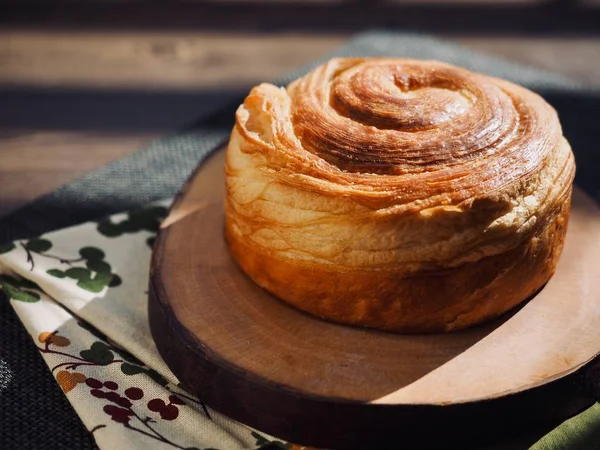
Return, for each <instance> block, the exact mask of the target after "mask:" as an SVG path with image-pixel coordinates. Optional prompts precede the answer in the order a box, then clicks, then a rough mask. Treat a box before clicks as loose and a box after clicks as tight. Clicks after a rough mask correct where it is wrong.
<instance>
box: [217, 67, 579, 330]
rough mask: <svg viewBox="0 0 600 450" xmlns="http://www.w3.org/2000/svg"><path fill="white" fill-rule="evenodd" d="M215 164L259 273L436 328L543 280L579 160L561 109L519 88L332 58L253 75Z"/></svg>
mask: <svg viewBox="0 0 600 450" xmlns="http://www.w3.org/2000/svg"><path fill="white" fill-rule="evenodd" d="M225 171H226V200H225V229H226V239H227V243H228V246H229V249H230V252H231V255H232V256H233V258H234V259H235V260H236V261H237V263H238V264H239V266H240V267H241V268H242V270H243V271H244V272H245V273H246V274H247V275H249V276H250V277H251V278H252V279H253V280H254V281H255V282H256V283H257V284H258V285H260V286H262V287H263V288H265V289H267V290H268V291H270V292H271V293H273V294H274V295H275V296H277V297H279V298H280V299H281V300H284V301H286V302H288V303H290V304H292V305H293V306H295V307H297V308H299V309H301V310H304V311H306V312H308V313H310V314H313V315H316V316H318V317H321V318H324V319H327V320H330V321H334V322H339V323H345V324H354V325H361V326H367V327H373V328H378V329H382V330H389V331H394V332H437V331H447V330H454V329H460V328H464V327H467V326H470V325H473V324H476V323H478V322H482V321H485V320H488V319H491V318H494V317H496V316H498V315H500V314H502V313H504V312H505V311H507V310H509V309H510V308H513V307H514V306H516V305H518V304H519V303H521V302H523V301H524V300H525V299H527V298H528V297H529V296H531V295H532V294H533V293H535V292H536V291H537V290H538V289H540V288H541V287H542V286H543V285H544V283H546V282H547V281H548V279H549V278H550V277H551V276H552V274H553V272H554V269H555V266H556V263H557V260H558V257H559V255H560V252H561V249H562V246H563V240H564V237H565V231H566V227H567V221H568V217H569V206H570V198H571V188H572V182H573V176H574V171H575V165H574V159H573V155H572V153H571V149H570V147H569V144H568V142H567V141H566V139H565V138H564V137H563V135H562V131H561V127H560V123H559V120H558V117H557V115H556V112H555V111H554V109H553V108H552V107H551V106H549V105H548V104H547V103H546V102H545V101H544V100H543V99H542V98H540V97H539V96H538V95H536V94H534V93H533V92H531V91H529V90H527V89H525V88H523V87H519V86H516V85H514V84H511V83H509V82H507V81H504V80H500V79H497V78H492V77H489V76H485V75H481V74H477V73H473V72H469V71H467V70H464V69H460V68H457V67H453V66H450V65H447V64H443V63H439V62H435V61H417V60H409V59H382V58H373V59H358V58H341V59H333V60H331V61H329V62H328V63H326V64H324V65H322V66H320V67H318V68H316V69H314V70H313V71H312V72H310V73H309V74H307V75H306V76H304V77H302V78H300V79H298V80H296V81H294V82H292V83H290V84H289V85H288V86H287V87H286V88H278V87H275V86H273V85H271V84H261V85H259V86H257V87H255V88H253V89H252V91H251V92H250V94H249V95H248V97H247V98H246V99H245V101H244V103H243V104H242V105H241V106H240V107H239V109H238V110H237V114H236V124H235V127H234V129H233V131H232V133H231V138H230V141H229V145H228V148H227V156H226V166H225Z"/></svg>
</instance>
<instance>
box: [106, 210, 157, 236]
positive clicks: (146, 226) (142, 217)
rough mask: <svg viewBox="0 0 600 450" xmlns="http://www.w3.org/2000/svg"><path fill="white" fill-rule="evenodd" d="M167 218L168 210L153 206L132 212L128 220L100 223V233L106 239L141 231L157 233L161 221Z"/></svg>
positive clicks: (108, 220)
mask: <svg viewBox="0 0 600 450" xmlns="http://www.w3.org/2000/svg"><path fill="white" fill-rule="evenodd" d="M166 216H167V208H165V207H164V206H152V207H150V208H144V209H140V210H137V211H131V212H130V213H129V214H128V215H127V218H126V219H123V220H122V221H120V222H117V223H114V222H112V220H111V219H110V218H108V219H104V220H102V221H101V222H99V223H98V232H99V233H100V234H102V235H104V236H106V237H110V238H113V237H118V236H122V235H123V234H125V233H137V232H139V231H150V232H156V231H158V228H159V227H160V223H161V221H162V220H163V219H164V218H165V217H166Z"/></svg>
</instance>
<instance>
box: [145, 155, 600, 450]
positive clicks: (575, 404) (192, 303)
mask: <svg viewBox="0 0 600 450" xmlns="http://www.w3.org/2000/svg"><path fill="white" fill-rule="evenodd" d="M224 153H225V152H224V151H223V150H219V151H217V152H215V153H214V154H213V155H212V156H211V157H210V158H209V159H208V160H206V161H205V162H204V163H203V164H202V165H201V166H200V167H199V168H198V169H197V170H196V172H195V173H194V175H193V176H192V177H191V178H190V180H189V181H188V183H187V184H186V185H185V187H184V188H183V190H182V191H181V193H180V194H179V195H178V197H177V199H176V201H175V202H174V205H173V207H172V209H171V213H170V215H169V217H168V218H167V219H166V220H165V222H164V223H163V225H162V228H161V231H160V232H159V235H158V238H157V241H156V244H155V247H154V255H153V260H152V266H151V274H150V295H149V316H150V327H151V330H152V335H153V337H154V340H155V341H156V345H157V347H158V350H159V351H160V353H161V355H162V357H163V358H164V359H165V361H166V363H167V364H168V365H169V367H170V368H171V369H172V370H173V373H174V374H175V375H176V376H177V377H178V378H179V380H180V381H181V382H182V383H183V385H184V386H186V387H187V388H188V389H189V390H190V391H191V392H193V393H195V394H197V395H198V396H199V397H200V398H201V399H202V400H203V401H204V402H205V403H206V404H207V405H209V406H211V407H212V408H214V409H215V410H217V411H220V412H222V413H224V414H226V415H227V416H229V417H231V418H233V419H236V420H239V421H241V422H243V423H245V424H248V425H250V426H253V427H255V428H257V429H259V430H261V431H264V432H266V433H270V434H272V435H274V436H277V437H279V438H281V439H285V440H289V441H291V442H294V443H297V444H303V445H312V446H317V447H329V448H348V447H352V448H356V447H368V448H381V447H385V446H390V447H395V448H397V447H398V445H402V446H404V448H442V447H446V448H457V445H460V446H462V447H459V448H464V446H466V445H472V444H474V443H479V442H485V441H489V440H491V439H494V438H497V437H499V436H502V435H506V434H513V433H516V432H517V431H519V430H522V429H525V428H526V427H530V426H533V425H539V424H542V423H543V424H554V423H558V422H559V421H560V420H563V419H564V418H566V417H568V416H569V415H572V414H574V413H575V412H577V411H578V410H580V409H581V408H583V407H585V406H586V405H588V404H590V403H591V400H590V399H588V398H585V397H584V396H582V395H581V394H579V393H578V391H577V390H576V389H575V387H574V383H573V380H572V377H573V374H574V373H575V372H576V371H577V370H578V369H580V368H582V367H583V366H584V365H585V364H586V363H588V362H589V361H591V360H592V359H593V358H594V357H596V356H597V355H598V353H600V327H599V326H597V324H599V323H600V301H599V298H598V295H599V294H598V291H597V290H596V286H594V283H597V281H598V268H599V267H600V209H599V208H598V206H597V205H596V204H595V203H594V202H593V201H592V200H591V199H590V198H588V197H587V196H586V195H585V194H583V193H582V192H581V191H580V190H578V189H575V191H574V194H573V202H572V209H571V219H570V223H569V231H568V234H567V240H566V245H565V249H564V251H563V255H562V257H561V260H560V263H559V266H558V269H557V272H556V274H555V275H554V277H553V278H552V280H551V281H550V282H549V283H548V284H547V285H546V286H545V287H544V288H543V289H542V290H541V291H540V292H539V293H538V294H537V295H536V296H535V297H534V298H533V299H532V300H530V301H529V302H528V303H527V304H526V305H525V306H524V307H522V308H520V309H519V310H518V311H516V312H514V311H513V312H512V313H511V314H509V315H507V316H505V317H503V318H502V319H500V320H496V321H494V322H491V323H488V324H485V325H482V326H478V327H474V328H472V329H470V330H465V331H460V332H453V333H443V334H431V335H396V334H391V333H385V332H379V331H374V330H367V329H360V328H354V327H348V326H343V325H337V324H332V323H328V322H325V321H322V320H319V319H316V318H314V317H312V316H309V315H307V314H304V313H302V312H300V311H298V310H296V309H294V308H292V307H290V306H288V305H287V304H285V303H283V302H281V301H279V300H277V299H276V298H274V297H273V296H271V295H269V294H268V293H267V292H265V291H264V290H262V289H261V288H259V287H258V286H256V285H255V284H254V283H253V282H252V281H251V280H250V279H249V278H248V277H246V276H245V275H244V273H243V272H242V271H241V270H240V269H239V268H238V267H237V266H236V265H235V263H234V261H233V260H232V259H231V257H230V256H229V254H228V251H227V246H226V243H225V241H224V237H223V206H222V203H223V195H224V174H223V161H224Z"/></svg>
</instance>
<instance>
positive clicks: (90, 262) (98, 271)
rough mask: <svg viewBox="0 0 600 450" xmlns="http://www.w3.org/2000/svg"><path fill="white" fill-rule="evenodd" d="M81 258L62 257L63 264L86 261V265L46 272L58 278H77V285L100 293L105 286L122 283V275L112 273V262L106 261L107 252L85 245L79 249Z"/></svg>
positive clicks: (115, 285)
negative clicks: (69, 258)
mask: <svg viewBox="0 0 600 450" xmlns="http://www.w3.org/2000/svg"><path fill="white" fill-rule="evenodd" d="M79 255H80V258H77V259H71V260H68V259H61V263H62V264H68V265H71V264H72V263H73V262H79V261H85V267H69V268H68V269H66V270H64V271H63V270H60V269H50V270H48V271H47V272H46V273H48V275H52V276H53V277H57V278H66V277H68V278H72V279H74V280H77V286H79V287H80V288H82V289H85V290H86V291H90V292H94V293H98V292H101V291H102V290H103V289H104V288H105V287H107V286H108V287H117V286H119V285H120V284H121V283H122V280H121V277H119V276H118V275H117V274H115V273H112V268H111V267H110V264H108V263H107V262H106V261H104V257H105V254H104V252H103V251H102V250H100V249H99V248H96V247H83V248H81V249H80V250H79Z"/></svg>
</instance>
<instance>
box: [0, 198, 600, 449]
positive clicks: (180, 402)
mask: <svg viewBox="0 0 600 450" xmlns="http://www.w3.org/2000/svg"><path fill="white" fill-rule="evenodd" d="M168 204H169V202H168V201H163V202H158V203H154V204H152V205H150V206H148V207H146V208H143V209H140V210H135V211H131V212H129V213H124V214H116V215H114V216H111V217H109V218H107V219H104V220H101V221H99V222H89V223H85V224H83V225H78V226H74V227H71V228H66V229H63V230H60V231H56V232H52V233H49V234H46V235H43V236H41V237H35V238H31V239H26V240H21V241H16V242H13V243H9V244H5V245H0V288H1V289H2V290H3V291H4V293H5V294H6V296H7V297H9V298H10V301H11V304H12V306H13V308H14V309H15V311H16V313H17V315H18V316H19V318H20V319H21V321H22V322H23V324H24V325H25V328H26V329H27V331H28V332H29V334H30V335H31V337H32V338H33V340H34V341H35V342H36V345H37V348H38V350H39V352H40V353H41V355H42V357H43V358H44V360H45V362H46V364H48V367H49V369H50V371H51V372H52V374H53V376H54V378H55V379H56V382H57V383H58V384H59V385H60V387H61V388H62V390H63V392H64V393H65V395H66V396H67V398H68V400H69V401H70V402H71V405H72V406H73V408H74V409H75V411H76V412H77V414H79V416H80V417H81V419H82V421H83V423H84V425H85V426H86V427H87V429H88V430H90V431H91V432H92V433H93V435H94V438H95V439H96V442H97V443H98V446H99V447H100V448H101V449H111V450H113V449H122V448H127V449H138V448H139V449H142V448H143V449H146V448H156V449H163V448H164V449H169V448H178V449H189V450H192V449H201V450H215V449H235V450H237V449H257V448H261V447H264V446H269V448H282V449H283V448H289V449H292V448H297V447H295V446H292V445H290V444H287V443H284V442H282V441H279V440H277V439H274V438H273V437H271V436H268V435H266V434H264V433H261V432H258V431H257V430H253V429H251V428H249V427H247V426H245V425H243V424H240V423H238V422H236V421H233V420H231V419H229V418H227V417H225V416H223V415H221V414H219V413H217V412H216V411H213V410H211V409H210V408H208V407H207V406H206V405H204V404H203V403H202V402H201V401H200V400H199V399H197V398H195V397H194V396H192V395H190V394H189V393H186V392H185V391H184V390H183V389H182V388H181V387H179V382H178V380H177V378H176V377H175V376H174V375H173V374H172V373H171V371H170V370H169V368H168V367H167V366H166V365H165V363H164V362H163V360H162V358H161V357H160V355H159V354H158V351H157V350H156V347H155V345H154V341H153V340H152V337H151V335H150V329H149V326H148V316H147V305H146V303H147V290H146V289H147V285H148V269H149V263H150V255H151V247H152V244H153V242H154V236H155V234H156V231H157V230H158V228H159V226H160V223H161V221H162V220H163V219H164V217H166V215H167V206H168ZM599 411H600V410H599V407H598V405H595V406H593V407H591V408H590V409H588V410H587V411H584V412H583V413H581V414H580V415H579V416H576V417H574V418H572V419H570V420H568V421H566V422H565V423H564V424H562V425H561V426H559V427H558V428H557V429H555V430H554V431H552V432H551V433H549V434H548V435H546V436H545V437H544V438H542V439H541V440H540V441H539V442H537V443H536V444H535V445H534V446H533V447H531V449H535V450H566V449H570V448H581V449H586V450H591V449H596V448H597V449H599V450H600V440H599V439H598V436H600V434H599V433H600V427H599V423H600V412H599ZM515 444H516V443H515V442H514V441H511V442H508V443H505V444H500V445H499V446H498V445H493V446H492V447H489V448H490V449H491V448H493V449H495V450H498V449H500V448H502V449H508V448H511V449H513V448H523V447H522V446H521V445H517V447H515V446H514V445H515ZM486 448H488V447H486Z"/></svg>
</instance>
